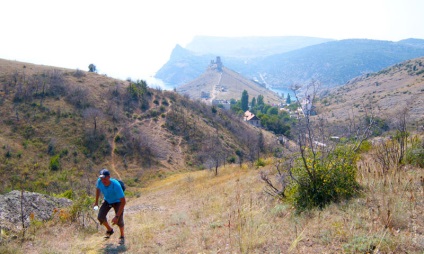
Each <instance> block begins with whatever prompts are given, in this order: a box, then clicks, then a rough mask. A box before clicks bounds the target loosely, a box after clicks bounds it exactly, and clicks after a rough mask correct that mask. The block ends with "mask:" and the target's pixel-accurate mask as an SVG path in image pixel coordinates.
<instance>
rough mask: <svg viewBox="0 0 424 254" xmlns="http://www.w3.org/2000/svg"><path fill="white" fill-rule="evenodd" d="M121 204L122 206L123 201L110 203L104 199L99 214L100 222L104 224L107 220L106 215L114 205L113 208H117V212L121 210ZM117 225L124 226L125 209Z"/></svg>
mask: <svg viewBox="0 0 424 254" xmlns="http://www.w3.org/2000/svg"><path fill="white" fill-rule="evenodd" d="M120 206H121V202H118V203H113V204H109V203H108V202H107V201H106V200H105V201H103V204H102V206H101V207H100V210H99V214H98V215H97V219H98V220H99V221H100V224H103V222H105V221H106V220H107V219H106V215H107V214H108V212H109V211H110V209H112V207H113V210H115V214H116V213H117V212H118V211H119V207H120ZM117 225H118V226H119V227H123V226H124V211H122V214H121V216H120V217H119V220H118V223H117Z"/></svg>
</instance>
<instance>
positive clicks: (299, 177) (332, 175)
mask: <svg viewBox="0 0 424 254" xmlns="http://www.w3.org/2000/svg"><path fill="white" fill-rule="evenodd" d="M355 161H356V154H354V152H352V151H351V150H349V149H348V148H346V147H339V148H337V149H335V150H334V151H331V152H329V154H328V155H326V156H322V155H320V154H319V155H318V156H317V157H315V159H314V157H313V154H312V153H309V154H307V155H306V156H305V162H306V165H307V166H305V162H304V161H303V160H302V158H301V157H300V158H298V159H297V160H296V162H295V166H294V168H293V169H292V172H293V175H294V178H295V179H296V180H295V181H293V182H292V183H291V185H290V186H289V187H288V189H287V191H286V192H287V193H286V195H287V196H288V197H289V200H291V201H292V202H293V204H294V205H295V207H296V209H297V210H298V212H301V211H304V210H308V209H312V208H314V207H318V208H324V207H325V206H326V205H327V204H329V203H331V202H339V201H341V200H344V199H349V198H351V197H353V196H354V195H355V194H356V193H357V190H358V188H359V184H358V183H357V182H356V179H355V175H356V164H355Z"/></svg>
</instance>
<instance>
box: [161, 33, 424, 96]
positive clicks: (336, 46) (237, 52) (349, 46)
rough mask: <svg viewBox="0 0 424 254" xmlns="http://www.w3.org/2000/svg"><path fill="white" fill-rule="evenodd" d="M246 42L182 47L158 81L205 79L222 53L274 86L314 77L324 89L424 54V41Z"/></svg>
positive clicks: (209, 40) (206, 41)
mask: <svg viewBox="0 0 424 254" xmlns="http://www.w3.org/2000/svg"><path fill="white" fill-rule="evenodd" d="M244 39H245V40H243V38H232V39H230V38H227V39H225V38H220V37H217V38H215V37H196V38H195V39H194V40H193V42H191V43H190V44H189V45H188V46H187V48H186V49H184V48H182V47H181V46H177V47H176V48H175V49H174V51H173V52H172V54H171V57H170V59H169V61H168V62H167V63H166V64H165V65H164V66H163V67H162V68H161V69H160V70H159V71H158V72H157V74H156V76H155V77H156V78H159V79H162V80H163V81H164V82H165V83H167V84H170V85H174V86H175V87H178V86H179V85H182V84H185V83H187V82H189V81H191V80H193V79H195V78H196V77H197V76H199V75H201V74H202V73H203V71H204V70H205V69H206V68H207V64H206V63H207V62H208V59H213V58H214V57H215V56H217V55H219V56H220V57H221V59H222V60H223V61H224V62H225V63H226V66H227V67H228V68H229V69H232V70H234V71H236V72H238V73H240V74H241V75H243V76H245V77H247V78H249V79H253V80H257V81H259V82H260V83H262V84H265V85H266V86H269V87H274V88H278V87H288V86H291V85H293V84H302V83H307V82H309V81H310V80H312V79H315V80H319V81H320V82H321V83H322V84H323V85H324V86H337V85H342V84H345V83H346V82H347V81H349V80H350V79H352V78H354V77H357V76H360V75H362V74H365V73H370V72H376V71H379V70H381V69H384V68H387V67H389V66H391V65H393V64H396V63H400V62H403V61H405V60H409V59H413V58H417V57H420V56H424V40H421V39H406V40H402V41H399V42H391V41H378V40H366V39H351V40H340V41H331V40H329V39H320V38H311V37H277V38H273V37H264V38H261V37H259V38H254V37H253V38H250V37H247V38H244ZM268 39H269V42H268V43H265V42H266V41H267V40H268ZM284 41H285V42H286V44H284V43H283V42H284ZM277 51H280V52H277ZM207 52H210V53H209V54H208V53H207Z"/></svg>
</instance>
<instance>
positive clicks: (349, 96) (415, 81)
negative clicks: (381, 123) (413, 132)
mask: <svg viewBox="0 0 424 254" xmlns="http://www.w3.org/2000/svg"><path fill="white" fill-rule="evenodd" d="M404 109H407V113H408V121H409V123H410V124H411V127H414V128H420V126H422V124H423V122H424V58H417V59H413V60H409V61H406V62H402V63H399V64H396V65H393V66H391V67H389V68H386V69H384V70H381V71H379V72H376V73H371V74H367V75H364V76H360V77H358V78H355V79H353V80H351V81H350V82H349V83H348V84H346V85H344V86H342V87H339V88H335V89H333V90H330V91H329V94H327V95H325V96H324V97H323V98H322V100H321V102H320V104H318V112H319V114H322V115H323V116H325V118H326V119H328V120H329V121H331V122H341V121H346V120H348V119H349V117H353V116H358V115H362V114H368V115H369V116H371V115H374V116H377V117H379V118H383V119H386V120H388V121H391V120H393V118H396V115H397V114H398V113H399V112H401V111H402V110H404Z"/></svg>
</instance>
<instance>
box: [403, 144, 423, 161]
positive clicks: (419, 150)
mask: <svg viewBox="0 0 424 254" xmlns="http://www.w3.org/2000/svg"><path fill="white" fill-rule="evenodd" d="M405 162H406V163H408V164H411V165H414V166H417V167H421V168H424V141H420V140H419V139H417V138H414V139H413V140H412V145H411V147H409V148H408V149H406V155H405Z"/></svg>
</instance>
